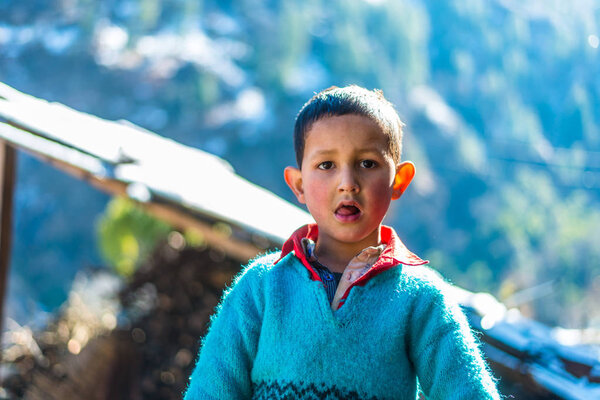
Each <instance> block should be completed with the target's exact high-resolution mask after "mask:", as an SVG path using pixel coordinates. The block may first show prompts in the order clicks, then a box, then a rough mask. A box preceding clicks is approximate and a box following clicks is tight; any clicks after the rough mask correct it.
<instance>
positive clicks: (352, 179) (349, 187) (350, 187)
mask: <svg viewBox="0 0 600 400" xmlns="http://www.w3.org/2000/svg"><path fill="white" fill-rule="evenodd" d="M338 191H339V192H349V193H358V192H359V191H360V185H359V184H358V180H357V179H356V176H355V174H354V171H353V170H352V169H351V168H344V169H341V170H340V182H339V184H338Z"/></svg>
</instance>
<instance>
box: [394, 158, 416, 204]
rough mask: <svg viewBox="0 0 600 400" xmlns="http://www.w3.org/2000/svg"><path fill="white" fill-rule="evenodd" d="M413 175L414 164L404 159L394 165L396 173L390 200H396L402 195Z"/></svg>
mask: <svg viewBox="0 0 600 400" xmlns="http://www.w3.org/2000/svg"><path fill="white" fill-rule="evenodd" d="M414 176H415V164H413V163H412V162H410V161H404V162H403V163H401V164H398V165H396V175H395V176H394V187H393V191H392V200H397V199H399V198H400V196H402V193H404V191H405V190H406V188H407V187H408V185H410V182H411V181H412V179H413V177H414Z"/></svg>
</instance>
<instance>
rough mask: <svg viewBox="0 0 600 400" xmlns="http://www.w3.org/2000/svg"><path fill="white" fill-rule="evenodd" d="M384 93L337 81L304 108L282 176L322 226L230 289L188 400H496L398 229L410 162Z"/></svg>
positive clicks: (260, 262) (443, 295)
mask: <svg viewBox="0 0 600 400" xmlns="http://www.w3.org/2000/svg"><path fill="white" fill-rule="evenodd" d="M401 137H402V122H401V121H400V119H399V117H398V115H397V113H396V111H395V110H394V108H393V106H392V105H391V103H389V102H388V101H387V100H386V99H385V98H384V97H383V94H382V93H381V92H379V91H368V90H366V89H363V88H359V87H357V86H349V87H345V88H336V87H332V88H329V89H327V90H324V91H322V92H320V93H318V94H317V95H315V96H314V97H313V98H312V99H311V100H309V102H308V103H306V104H305V105H304V107H303V108H302V109H301V111H300V113H299V114H298V117H297V119H296V126H295V129H294V144H295V149H296V158H297V162H298V168H293V167H287V168H286V169H285V171H284V177H285V181H286V182H287V184H288V185H289V187H290V188H291V189H292V191H293V192H294V194H295V195H296V197H297V199H298V201H299V202H300V203H304V204H306V206H307V208H308V210H309V212H310V213H311V215H312V216H313V217H314V219H315V221H316V224H313V225H308V226H304V227H302V228H300V229H299V230H297V231H296V232H295V233H294V234H293V235H292V237H291V238H290V239H288V240H287V242H286V243H285V244H284V245H283V249H282V251H281V254H270V255H266V256H263V257H259V258H257V259H256V260H254V261H253V262H252V263H250V265H249V266H248V267H247V268H246V269H245V270H244V271H243V272H242V273H241V274H240V275H239V276H238V277H237V278H236V280H235V282H234V284H233V287H232V288H231V289H230V290H229V291H228V292H227V293H226V294H225V295H224V297H223V300H222V302H221V304H220V306H219V308H218V310H217V314H216V316H215V317H214V318H213V319H212V323H211V327H210V330H209V332H208V334H207V336H206V337H205V338H204V340H203V344H202V347H201V350H200V354H199V358H198V361H197V365H196V368H195V370H194V372H193V374H192V376H191V378H190V380H191V381H190V386H189V388H188V390H187V393H186V399H187V400H192V399H219V400H220V399H244V398H248V399H249V398H252V399H388V398H393V399H414V398H415V397H416V395H417V378H418V381H419V384H420V386H421V388H422V390H423V392H424V393H425V395H426V396H427V397H428V398H429V399H499V395H498V393H497V392H496V389H495V385H494V382H493V380H492V378H491V376H490V374H489V372H488V370H487V368H486V366H485V364H484V362H483V360H482V358H481V355H480V353H479V350H478V349H477V345H476V343H475V340H474V338H473V336H472V334H471V332H470V329H469V327H468V324H467V321H466V318H465V316H464V315H463V314H462V312H461V311H460V309H459V307H458V306H457V305H456V304H455V303H454V302H453V301H452V300H451V299H450V298H449V297H450V296H449V295H448V292H447V287H446V284H445V283H444V282H443V281H442V280H441V279H439V278H438V276H437V274H436V273H433V272H432V271H431V270H430V269H428V268H427V267H425V266H423V264H425V263H426V261H423V260H421V259H420V258H419V257H417V256H416V255H414V254H413V253H411V252H410V251H409V250H408V249H407V248H406V247H405V246H404V245H403V244H402V242H401V241H400V239H399V238H398V237H397V236H396V233H395V232H394V230H393V229H392V228H389V227H386V226H383V225H382V224H381V223H382V220H383V217H384V216H385V214H386V212H387V210H388V208H389V205H390V202H391V200H395V199H398V198H399V197H400V196H401V195H402V193H403V192H404V190H405V189H406V188H407V186H408V185H409V184H410V182H411V180H412V178H413V176H414V174H415V167H414V165H413V164H412V163H410V162H400V153H401Z"/></svg>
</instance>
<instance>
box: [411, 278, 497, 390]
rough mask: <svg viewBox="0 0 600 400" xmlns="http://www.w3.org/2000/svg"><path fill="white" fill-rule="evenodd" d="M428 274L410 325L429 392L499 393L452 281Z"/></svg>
mask: <svg viewBox="0 0 600 400" xmlns="http://www.w3.org/2000/svg"><path fill="white" fill-rule="evenodd" d="M421 268H424V267H421ZM427 275H428V276H427V277H426V278H425V279H424V280H423V281H422V282H420V285H419V286H420V287H419V288H418V290H417V292H416V297H415V302H414V303H413V306H414V308H413V313H412V318H411V324H410V328H409V329H410V331H409V338H410V345H409V352H410V357H411V360H412V362H413V365H414V366H415V369H416V373H417V377H418V379H419V384H420V386H421V389H422V390H423V392H424V394H425V396H426V398H427V399H429V400H438V399H445V400H451V399H457V400H458V399H461V400H471V399H472V400H475V399H477V400H481V399H494V400H496V399H500V395H499V393H498V391H497V389H496V384H495V382H494V379H493V378H492V375H491V373H490V371H489V370H488V368H487V366H486V363H485V361H484V360H483V357H482V355H481V353H480V351H479V348H478V344H477V341H476V339H475V337H474V336H473V333H472V332H471V329H470V327H469V324H468V322H467V318H466V316H465V315H464V313H463V312H462V310H461V309H460V307H459V305H458V303H457V302H456V301H455V300H454V298H453V296H452V295H451V291H450V287H449V284H448V283H446V282H444V281H443V279H441V278H440V277H439V276H437V275H435V273H433V272H431V271H429V273H428V274H427Z"/></svg>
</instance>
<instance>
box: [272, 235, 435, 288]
mask: <svg viewBox="0 0 600 400" xmlns="http://www.w3.org/2000/svg"><path fill="white" fill-rule="evenodd" d="M318 236H319V228H318V227H317V224H309V225H304V226H303V227H301V228H300V229H298V230H297V231H296V232H294V233H293V234H292V236H290V238H289V239H288V240H286V242H285V243H284V244H283V247H282V249H281V257H280V258H279V260H277V261H276V262H275V263H277V262H279V261H280V260H281V259H282V258H283V257H285V256H286V255H288V254H289V253H290V252H292V251H293V252H294V253H295V255H296V257H298V259H299V260H300V261H301V262H302V264H303V265H304V266H305V267H306V268H307V269H308V271H309V272H310V276H311V278H312V279H313V280H316V281H320V280H321V279H320V278H319V274H317V272H316V271H315V270H314V269H313V267H312V266H311V265H310V263H309V262H308V259H307V258H306V254H304V247H303V246H302V243H301V241H302V238H308V239H311V240H313V241H315V242H316V241H317V238H318ZM381 242H382V243H385V245H386V248H385V250H384V251H383V253H382V254H381V256H379V259H378V260H377V261H376V262H375V264H373V266H372V267H371V269H370V270H369V271H367V273H366V274H364V275H363V276H361V277H360V278H359V279H358V280H357V281H356V282H354V284H353V286H354V285H359V286H362V285H364V284H365V283H366V282H367V280H369V278H371V277H372V276H374V275H377V274H379V273H380V272H383V271H385V270H387V269H389V268H392V267H394V266H396V265H398V264H405V265H423V264H427V263H428V262H429V261H425V260H422V259H420V258H419V257H418V256H417V255H415V254H413V253H412V252H411V251H410V250H408V249H407V248H406V246H405V245H404V243H402V241H400V238H399V237H398V235H396V232H395V231H394V229H393V228H390V227H388V226H385V225H382V226H381Z"/></svg>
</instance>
